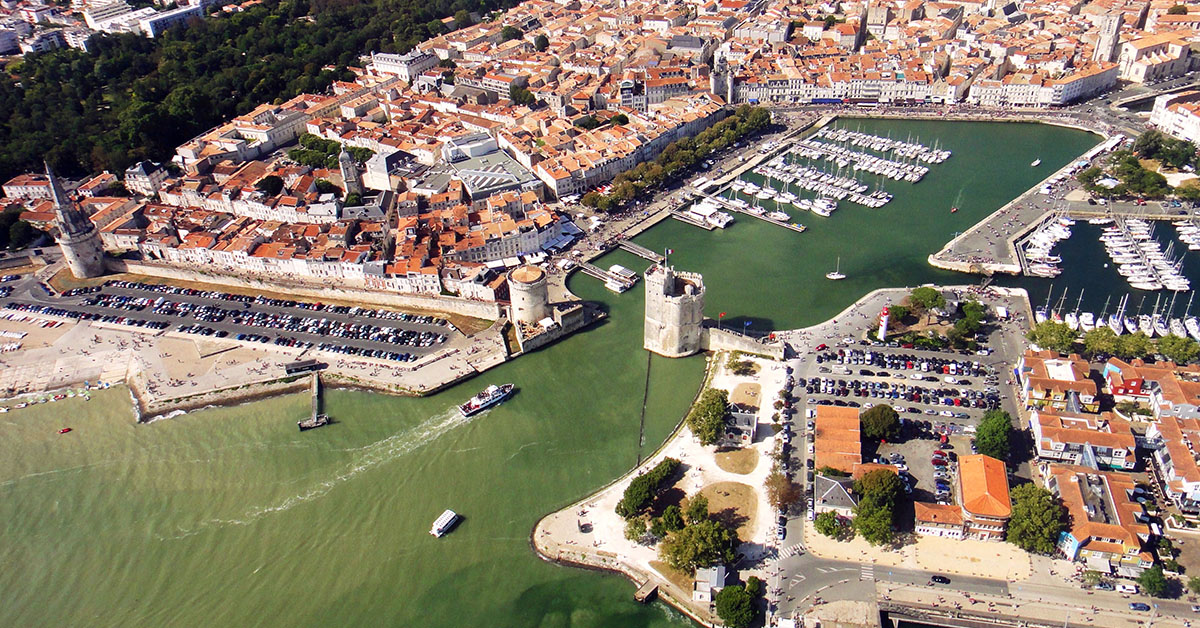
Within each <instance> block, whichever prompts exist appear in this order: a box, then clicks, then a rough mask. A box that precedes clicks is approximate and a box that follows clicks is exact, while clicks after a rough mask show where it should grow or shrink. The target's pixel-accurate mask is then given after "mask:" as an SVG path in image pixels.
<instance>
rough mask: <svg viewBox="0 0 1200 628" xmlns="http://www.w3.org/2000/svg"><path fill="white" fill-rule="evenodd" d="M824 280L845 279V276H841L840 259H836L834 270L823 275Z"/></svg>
mask: <svg viewBox="0 0 1200 628" xmlns="http://www.w3.org/2000/svg"><path fill="white" fill-rule="evenodd" d="M825 278H826V279H832V280H834V281H837V280H839V279H845V278H846V276H845V275H843V274H842V258H840V257H839V258H837V267H836V268H834V270H831V271H829V272H827V273H825Z"/></svg>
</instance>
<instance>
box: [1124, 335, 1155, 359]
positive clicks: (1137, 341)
mask: <svg viewBox="0 0 1200 628" xmlns="http://www.w3.org/2000/svg"><path fill="white" fill-rule="evenodd" d="M1153 350H1154V341H1152V340H1150V337H1149V336H1147V335H1146V334H1145V333H1144V332H1140V331H1139V332H1137V333H1133V334H1125V335H1123V336H1118V337H1117V350H1116V354H1117V356H1118V357H1120V358H1122V359H1124V360H1132V359H1135V358H1144V357H1146V356H1148V355H1150V352H1151V351H1153Z"/></svg>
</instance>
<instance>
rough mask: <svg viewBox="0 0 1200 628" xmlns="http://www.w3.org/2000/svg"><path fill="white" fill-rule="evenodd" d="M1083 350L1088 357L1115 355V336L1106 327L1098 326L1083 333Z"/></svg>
mask: <svg viewBox="0 0 1200 628" xmlns="http://www.w3.org/2000/svg"><path fill="white" fill-rule="evenodd" d="M1083 350H1084V352H1086V353H1087V354H1088V355H1089V356H1095V355H1100V354H1102V353H1104V354H1109V355H1115V354H1116V352H1117V334H1116V332H1114V331H1113V330H1112V329H1111V328H1109V327H1108V326H1107V325H1099V326H1097V327H1096V328H1095V329H1093V330H1091V331H1086V332H1084V333H1083Z"/></svg>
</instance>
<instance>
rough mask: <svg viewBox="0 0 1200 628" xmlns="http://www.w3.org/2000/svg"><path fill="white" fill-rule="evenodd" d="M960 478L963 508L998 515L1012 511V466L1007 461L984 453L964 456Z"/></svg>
mask: <svg viewBox="0 0 1200 628" xmlns="http://www.w3.org/2000/svg"><path fill="white" fill-rule="evenodd" d="M958 478H959V484H960V488H961V497H962V507H963V510H965V511H967V512H968V513H970V514H974V515H981V516H984V517H994V518H997V519H1006V518H1008V516H1009V515H1011V514H1012V502H1010V501H1009V498H1008V470H1007V469H1005V468H1004V463H1003V462H1000V461H999V460H996V459H995V458H992V457H991V456H985V455H983V454H975V455H972V456H960V457H959V459H958Z"/></svg>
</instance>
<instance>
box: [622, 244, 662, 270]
mask: <svg viewBox="0 0 1200 628" xmlns="http://www.w3.org/2000/svg"><path fill="white" fill-rule="evenodd" d="M617 247H618V248H620V249H621V250H622V251H628V252H630V253H633V254H634V255H636V256H638V257H640V258H642V259H648V260H650V261H652V262H654V263H655V264H661V263H663V261H665V260H666V259H667V258H665V257H663V256H662V255H659V254H658V253H655V252H654V251H651V250H650V249H648V248H646V247H644V246H642V245H640V244H636V243H634V242H630V241H629V240H618V241H617Z"/></svg>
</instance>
